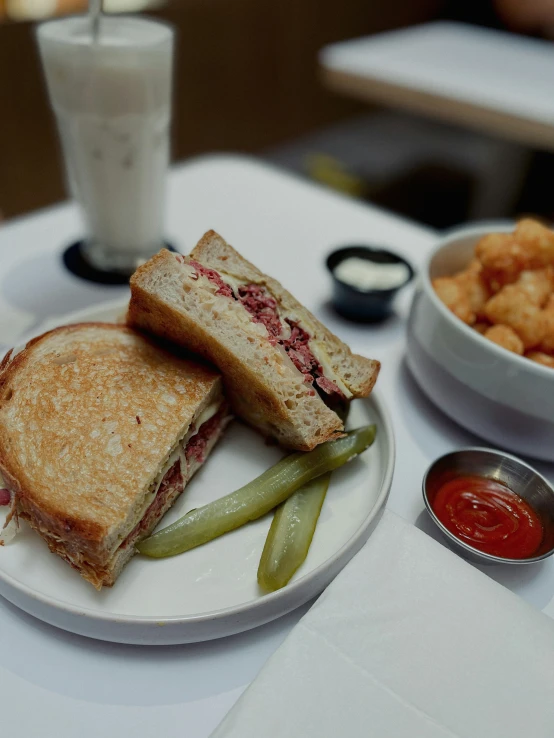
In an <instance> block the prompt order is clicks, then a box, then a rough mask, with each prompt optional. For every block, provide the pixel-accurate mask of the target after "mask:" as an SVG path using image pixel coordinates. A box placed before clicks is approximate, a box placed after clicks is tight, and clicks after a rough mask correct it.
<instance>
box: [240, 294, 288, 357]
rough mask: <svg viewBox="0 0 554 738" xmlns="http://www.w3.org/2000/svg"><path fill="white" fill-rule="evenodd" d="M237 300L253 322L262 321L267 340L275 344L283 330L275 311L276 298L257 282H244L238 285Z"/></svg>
mask: <svg viewBox="0 0 554 738" xmlns="http://www.w3.org/2000/svg"><path fill="white" fill-rule="evenodd" d="M238 300H239V302H242V304H243V305H244V307H245V308H246V309H247V310H248V312H249V313H250V315H251V316H252V320H253V321H254V323H263V324H264V325H265V327H266V328H267V333H268V338H269V342H270V344H271V345H272V346H275V345H276V344H277V343H281V341H279V336H280V335H281V333H282V332H283V326H282V324H281V321H280V320H279V314H278V313H277V300H276V299H275V298H274V297H271V295H268V294H267V292H266V291H265V290H264V288H263V287H260V285H259V284H246V285H244V286H241V287H239V296H238Z"/></svg>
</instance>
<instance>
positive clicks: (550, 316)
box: [538, 295, 554, 355]
mask: <svg viewBox="0 0 554 738" xmlns="http://www.w3.org/2000/svg"><path fill="white" fill-rule="evenodd" d="M543 318H544V337H543V339H542V341H541V342H540V344H539V346H538V348H539V350H540V351H543V352H545V353H547V354H552V355H554V295H551V296H550V298H549V300H548V302H547V303H546V306H545V308H544V310H543Z"/></svg>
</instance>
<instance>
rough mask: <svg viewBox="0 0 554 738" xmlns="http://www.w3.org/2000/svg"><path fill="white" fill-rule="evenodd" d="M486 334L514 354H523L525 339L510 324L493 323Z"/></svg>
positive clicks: (486, 336) (490, 339)
mask: <svg viewBox="0 0 554 738" xmlns="http://www.w3.org/2000/svg"><path fill="white" fill-rule="evenodd" d="M484 336H485V338H488V339H489V341H493V342H494V343H497V344H498V345H499V346H502V348H505V349H508V351H513V353H514V354H519V355H520V356H522V355H523V341H522V340H521V338H520V337H519V336H518V335H517V333H516V332H515V331H514V330H513V329H512V328H510V326H509V325H493V326H491V327H490V328H489V329H488V330H486V331H485V333H484Z"/></svg>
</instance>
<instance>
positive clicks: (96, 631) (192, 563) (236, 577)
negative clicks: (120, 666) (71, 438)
mask: <svg viewBox="0 0 554 738" xmlns="http://www.w3.org/2000/svg"><path fill="white" fill-rule="evenodd" d="M124 313H125V305H124V304H123V303H121V302H118V303H117V304H113V303H111V304H109V305H106V306H104V307H101V308H94V309H90V310H86V311H81V312H79V313H74V314H72V315H69V316H65V317H64V318H60V319H59V320H57V321H56V323H55V324H56V325H63V324H66V323H76V322H83V321H89V320H102V321H115V320H118V319H120V318H121V316H122V315H124ZM53 325H54V324H49V325H48V326H46V327H44V326H43V328H42V329H41V330H39V331H37V334H40V333H42V332H43V330H45V329H46V328H50V327H53ZM371 422H375V423H376V424H377V427H378V432H377V438H376V440H375V443H374V444H373V446H372V447H371V448H370V449H369V450H368V451H366V452H365V453H364V454H363V455H362V456H361V457H359V458H357V459H355V460H354V461H352V462H351V463H350V464H348V465H347V466H346V467H345V468H343V469H339V470H338V471H336V472H334V473H333V476H332V479H331V485H330V487H329V491H328V493H327V498H326V500H325V504H324V506H323V509H322V511H321V516H320V519H319V522H318V525H317V529H316V532H315V535H314V539H313V542H312V545H311V548H310V551H309V554H308V557H307V559H306V561H305V562H304V564H303V565H302V566H301V567H300V569H299V570H298V571H297V572H296V574H295V576H294V577H293V579H292V580H291V582H290V583H289V584H288V585H287V586H286V587H285V588H283V589H281V590H279V591H278V592H274V593H272V594H264V593H263V592H262V591H261V590H260V589H259V588H258V585H257V581H256V572H257V568H258V563H259V560H260V555H261V552H262V549H263V545H264V541H265V537H266V535H267V531H268V529H269V526H270V523H271V515H268V516H266V517H264V518H262V519H260V520H257V521H255V522H254V523H250V524H249V525H247V526H244V527H243V528H239V529H238V530H236V531H233V532H232V533H229V534H227V535H225V536H222V537H221V538H219V539H217V540H215V541H212V542H211V543H209V544H206V545H204V546H201V547H199V548H196V549H194V550H192V551H189V552H187V553H185V554H182V555H180V556H175V557H172V558H168V559H158V560H156V559H147V558H145V557H142V556H135V557H134V558H133V559H132V560H131V562H130V563H129V564H128V565H127V567H126V568H125V569H124V571H123V573H122V574H121V576H120V577H119V579H118V580H117V582H116V584H115V586H114V587H112V588H110V589H108V588H105V589H104V590H102V591H101V592H97V591H96V590H95V589H94V588H93V587H92V586H91V585H90V584H88V583H87V582H85V581H84V580H83V579H81V577H80V576H79V575H78V574H77V572H75V571H73V570H72V569H71V568H70V567H69V566H68V565H67V564H66V563H65V562H64V561H62V559H60V558H59V557H58V556H55V555H53V554H51V553H50V552H49V551H48V548H47V546H46V543H45V542H44V541H43V540H42V539H41V538H40V537H39V536H38V535H36V533H34V532H33V531H32V530H31V529H30V528H28V527H27V526H26V525H25V524H23V525H22V530H21V532H20V533H19V534H18V535H17V536H16V538H15V539H14V540H13V541H11V542H10V543H9V544H7V545H6V546H4V547H3V548H0V594H2V595H3V596H4V597H5V598H6V599H8V600H10V602H12V603H14V604H15V605H17V606H18V607H20V608H21V609H23V610H25V611H26V612H28V613H30V614H31V615H34V616H35V617H37V618H40V619H41V620H44V621H46V622H48V623H51V624H52V625H56V626H58V627H60V628H64V629H65V630H69V631H72V632H73V633H78V634H80V635H85V636H90V637H92V638H101V639H103V640H107V641H116V642H120V643H135V644H137V643H138V644H171V643H192V642H196V641H203V640H209V639H211V638H219V637H221V636H227V635H232V634H234V633H239V632H241V631H244V630H248V629H250V628H254V627H256V626H258V625H262V624H263V623H266V622H268V621H270V620H273V619H274V618H277V617H279V616H281V615H284V614H285V613H287V612H290V611H291V610H293V609H294V608H296V607H299V606H300V605H302V604H304V603H305V602H307V601H308V600H310V599H311V598H312V597H314V596H315V595H317V594H319V593H320V592H321V591H322V590H323V589H324V588H325V587H326V586H327V585H328V584H329V583H330V582H331V580H332V579H333V578H334V577H335V576H336V574H337V573H338V572H339V571H340V570H341V569H342V568H343V567H344V566H345V564H346V563H347V562H348V561H349V560H350V559H351V558H352V556H354V554H355V553H357V551H359V549H360V548H361V547H362V546H363V544H364V543H365V541H366V540H367V538H368V537H369V535H370V534H371V532H372V531H373V529H374V528H375V526H376V524H377V522H378V520H379V518H380V516H381V513H382V511H383V509H384V506H385V503H386V500H387V497H388V494H389V490H390V486H391V481H392V475H393V470H394V436H393V431H392V425H391V421H390V418H389V415H388V413H387V411H386V409H385V407H384V405H383V402H382V400H381V399H380V397H379V396H378V394H375V393H374V394H372V396H371V397H370V398H369V399H368V400H358V401H355V402H354V403H353V404H352V409H351V412H350V418H349V427H351V428H354V427H357V426H360V425H364V424H367V423H371ZM280 456H281V452H279V450H278V449H276V448H274V447H270V446H267V445H266V444H265V443H264V440H263V439H262V438H261V437H260V436H258V435H257V434H256V433H255V432H254V431H252V430H251V429H250V428H247V427H245V426H243V425H242V424H240V423H238V422H233V423H232V424H231V426H229V428H228V430H227V432H226V434H225V436H224V437H223V438H222V439H221V441H220V442H219V444H218V445H217V446H216V448H215V449H214V451H213V452H212V454H211V456H210V458H209V459H208V462H207V463H206V465H205V467H203V468H202V469H201V470H200V471H199V472H198V473H197V474H196V476H195V477H194V479H193V480H192V481H191V483H190V485H189V486H188V487H187V489H186V490H185V492H184V494H183V495H182V496H181V498H180V499H179V500H178V501H177V503H176V504H175V506H174V508H173V509H172V510H171V511H170V512H169V513H167V515H166V516H165V517H164V519H163V521H162V526H164V527H165V526H166V525H168V524H169V523H171V522H173V521H174V520H176V519H177V518H178V517H180V516H181V515H183V514H184V513H185V512H186V511H187V510H190V509H191V508H194V507H198V506H200V505H203V504H205V503H206V502H209V501H210V500H213V499H216V498H218V497H221V496H222V495H224V494H227V493H228V492H230V491H232V490H233V489H236V488H238V487H240V486H241V485H243V484H245V483H246V482H248V481H250V480H251V479H253V478H254V477H256V476H257V475H258V474H260V473H261V472H262V471H264V470H265V469H267V468H268V467H269V466H270V465H271V464H273V463H275V462H276V461H277V460H278V459H279V458H280Z"/></svg>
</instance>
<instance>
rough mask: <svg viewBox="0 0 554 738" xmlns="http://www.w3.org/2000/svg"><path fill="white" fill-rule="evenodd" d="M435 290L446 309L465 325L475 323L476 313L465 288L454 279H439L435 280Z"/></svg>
mask: <svg viewBox="0 0 554 738" xmlns="http://www.w3.org/2000/svg"><path fill="white" fill-rule="evenodd" d="M433 288H434V290H435V292H436V293H437V295H438V297H439V298H440V300H442V302H444V304H445V305H446V307H447V308H448V309H449V310H451V311H452V312H453V313H454V315H457V316H458V318H460V320H463V322H464V323H467V324H468V325H471V324H472V323H475V313H474V312H473V310H472V309H471V306H470V304H469V299H468V296H467V294H466V291H465V289H464V288H463V286H462V285H461V284H460V282H458V281H457V280H456V279H454V278H453V277H438V278H437V279H434V280H433Z"/></svg>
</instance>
